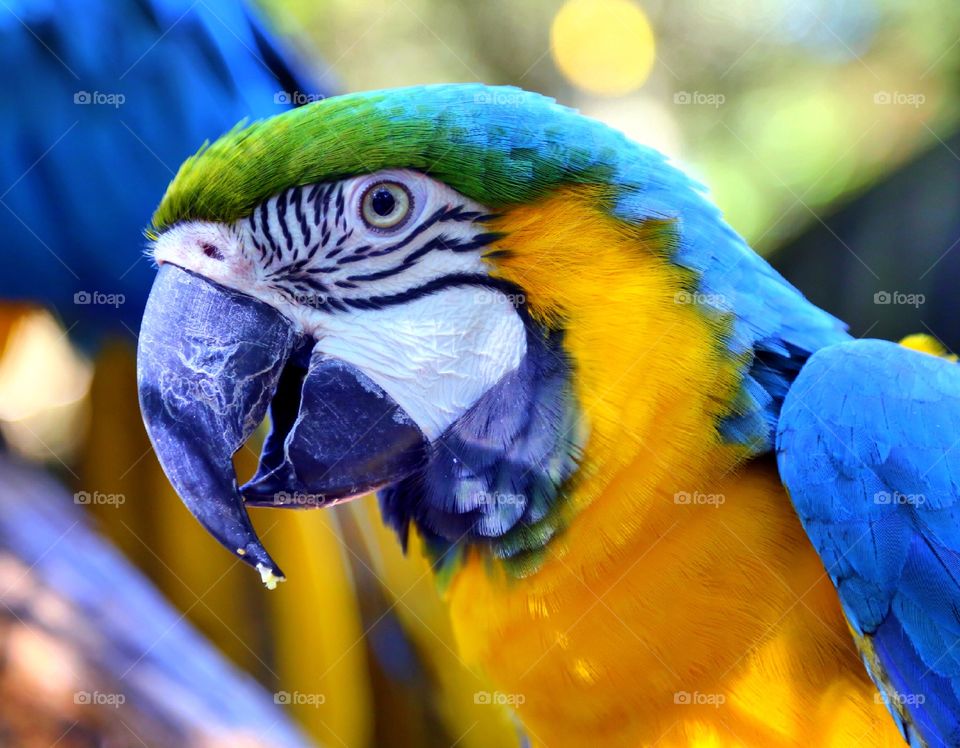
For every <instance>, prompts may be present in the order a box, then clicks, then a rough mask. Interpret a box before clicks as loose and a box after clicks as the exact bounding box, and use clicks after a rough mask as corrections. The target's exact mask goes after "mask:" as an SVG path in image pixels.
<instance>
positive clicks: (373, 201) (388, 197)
mask: <svg viewBox="0 0 960 748" xmlns="http://www.w3.org/2000/svg"><path fill="white" fill-rule="evenodd" d="M370 207H371V208H373V212H374V213H376V214H377V215H378V216H381V217H383V218H386V217H387V216H389V215H390V214H391V213H393V211H394V208H396V207H397V199H396V198H395V197H394V196H393V193H392V192H390V190H388V189H387V188H386V187H380V188H379V189H377V190H375V191H374V193H373V195H372V196H371V198H370Z"/></svg>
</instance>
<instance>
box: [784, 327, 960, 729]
mask: <svg viewBox="0 0 960 748" xmlns="http://www.w3.org/2000/svg"><path fill="white" fill-rule="evenodd" d="M958 446H960V367H958V366H957V365H956V364H954V363H951V362H949V361H947V360H944V359H939V358H936V357H934V356H930V355H927V354H924V353H918V352H915V351H910V350H908V349H906V348H903V347H901V346H898V345H896V344H894V343H887V342H882V341H853V342H845V343H841V344H838V345H834V346H830V347H828V348H825V349H822V350H821V351H819V352H818V353H816V354H814V356H812V357H811V358H810V360H809V362H808V363H807V365H806V366H805V367H804V368H803V369H802V370H801V372H800V374H799V376H798V377H797V379H796V381H795V382H794V384H793V386H792V388H791V389H790V391H789V392H788V393H787V397H786V399H785V401H784V405H783V409H782V412H781V417H780V422H779V427H778V438H777V452H778V463H779V466H780V474H781V477H782V479H783V482H784V484H785V485H786V486H787V488H788V489H789V492H790V496H791V499H792V501H793V503H794V506H795V508H796V510H797V513H798V515H799V516H800V519H801V521H802V523H803V525H804V528H805V529H806V531H807V534H808V535H809V536H810V539H811V541H812V542H813V544H814V546H815V547H816V549H817V551H818V553H819V554H820V556H821V558H822V560H823V562H824V566H825V567H826V570H827V572H828V573H829V575H830V577H831V579H832V580H833V582H834V584H835V585H836V586H837V590H838V592H839V595H840V600H841V603H842V604H843V608H844V611H845V613H846V615H847V618H848V620H849V621H850V624H851V626H852V627H853V629H854V631H855V632H856V634H857V635H858V637H861V638H862V639H861V641H860V643H861V649H864V646H866V647H867V648H872V651H873V652H874V654H875V657H872V658H871V657H867V656H866V655H865V661H866V662H867V666H868V669H869V670H870V671H871V676H872V677H873V678H874V680H875V681H876V682H877V685H878V687H880V689H881V691H883V692H884V693H885V696H886V698H887V699H888V706H890V709H891V712H892V713H893V714H894V716H895V717H896V718H897V719H898V721H899V722H900V723H901V724H902V725H904V729H905V734H906V736H907V737H908V739H909V740H911V742H912V743H915V744H919V745H949V746H957V745H960V700H958V699H960V490H958V488H960V449H956V447H958Z"/></svg>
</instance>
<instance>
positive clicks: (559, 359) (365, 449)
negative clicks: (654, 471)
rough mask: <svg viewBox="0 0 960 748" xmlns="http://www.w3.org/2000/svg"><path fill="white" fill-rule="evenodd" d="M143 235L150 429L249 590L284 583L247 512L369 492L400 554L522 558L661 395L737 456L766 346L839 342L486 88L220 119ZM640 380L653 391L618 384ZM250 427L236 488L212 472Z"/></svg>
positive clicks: (744, 267) (622, 448) (558, 129)
mask: <svg viewBox="0 0 960 748" xmlns="http://www.w3.org/2000/svg"><path fill="white" fill-rule="evenodd" d="M148 235H149V237H150V238H151V252H152V256H153V258H154V260H155V261H156V263H157V264H158V265H159V272H158V274H157V277H156V280H155V283H154V286H153V290H152V292H151V295H150V298H149V301H148V303H147V307H146V311H145V314H144V319H143V324H142V328H141V333H140V340H139V351H138V386H139V393H140V403H141V409H142V413H143V417H144V421H145V424H146V426H147V430H148V433H149V435H150V438H151V441H152V443H153V445H154V448H155V451H156V453H157V455H158V457H159V459H160V462H161V464H162V466H163V468H164V470H165V472H166V474H167V476H168V477H169V479H170V481H171V483H172V484H173V486H174V488H175V489H176V491H177V492H178V493H179V495H180V496H181V498H182V499H183V501H184V502H185V504H186V505H187V507H188V508H189V509H190V511H191V512H192V513H193V514H194V515H195V516H196V517H197V518H198V519H199V521H200V522H201V523H203V525H204V526H205V527H206V528H207V529H208V530H209V531H210V532H211V533H212V534H213V535H214V536H215V537H216V539H217V540H218V541H219V542H220V543H221V544H223V545H224V546H225V547H226V548H227V549H229V550H230V551H231V552H232V553H234V554H237V555H238V556H239V557H240V558H242V559H243V560H245V561H246V562H248V563H249V564H250V565H252V566H254V567H256V568H257V569H259V570H260V573H261V575H262V577H263V579H264V581H265V582H266V583H267V584H268V586H270V585H272V584H274V583H275V581H276V580H277V579H280V578H282V574H281V573H280V571H279V569H278V568H277V566H276V564H275V563H274V562H273V560H272V559H271V558H270V556H269V555H268V554H267V552H266V550H265V549H264V547H263V545H262V544H261V542H260V541H259V539H258V538H257V536H256V534H255V532H254V530H253V528H252V526H251V523H250V520H249V518H248V515H247V512H246V507H247V506H274V507H287V508H291V507H292V508H304V507H315V506H327V505H331V504H335V503H337V502H341V501H345V500H348V499H351V498H354V497H357V496H361V495H364V494H366V493H369V492H371V491H377V492H378V493H379V497H380V502H381V508H382V511H383V513H384V516H385V518H386V520H387V521H388V522H390V523H391V524H392V525H393V526H395V527H396V529H397V530H398V531H399V532H400V534H401V537H402V538H403V537H405V533H406V532H407V528H408V525H409V524H410V523H414V524H415V525H416V526H417V529H418V530H419V531H420V532H421V533H423V534H424V536H425V537H427V539H428V540H431V541H433V542H435V543H436V544H437V545H438V546H442V547H446V548H449V547H456V546H459V545H460V544H462V543H473V544H480V545H486V546H487V547H489V548H490V549H492V552H493V553H494V554H495V555H496V556H498V557H500V558H502V559H523V558H527V557H528V555H529V554H530V553H534V552H536V551H537V550H538V549H540V548H542V547H543V545H544V544H545V543H546V542H547V541H548V540H549V539H550V538H551V537H552V536H553V535H554V534H555V533H556V532H557V531H558V529H559V528H561V527H562V525H563V522H564V521H566V514H567V512H566V510H565V508H564V507H565V504H567V503H569V502H564V501H563V500H562V499H564V497H565V496H568V495H569V494H570V491H571V490H572V487H573V486H574V485H576V484H577V483H578V482H581V483H582V482H583V480H584V477H585V476H586V475H589V476H590V477H591V480H592V481H593V482H594V483H595V484H597V485H599V484H600V483H602V482H603V480H604V474H605V473H604V470H605V465H606V464H607V463H604V461H603V460H600V459H598V458H596V457H595V456H596V455H599V454H601V453H602V454H604V455H606V457H605V458H604V459H605V460H608V462H609V461H612V462H616V461H617V460H620V461H621V462H622V461H623V460H625V459H627V458H626V457H625V455H627V454H629V452H628V450H627V446H629V444H633V442H635V441H636V439H635V435H636V434H644V433H645V434H650V433H652V429H653V428H654V427H653V424H654V422H655V419H656V418H657V417H658V416H657V414H658V413H660V412H662V411H663V410H664V408H666V407H668V404H669V403H671V402H676V400H677V398H681V399H682V398H684V397H687V396H689V398H688V400H689V401H688V402H685V403H684V405H683V406H682V407H678V406H676V405H673V406H669V407H671V408H673V410H674V411H675V412H672V415H671V418H672V421H671V423H672V424H673V426H672V427H671V428H672V429H673V430H674V431H675V432H676V434H677V435H678V436H677V439H680V438H681V436H680V435H683V434H688V433H690V432H692V431H693V429H694V428H699V426H697V424H700V423H701V422H703V423H706V424H707V426H708V427H709V428H708V431H709V433H708V434H706V435H701V438H703V439H707V440H708V441H709V440H714V441H716V442H718V443H719V442H726V443H730V444H736V445H739V446H740V447H741V449H740V452H739V453H740V454H750V453H758V452H761V451H763V450H764V449H767V448H769V439H770V432H771V423H772V420H773V415H772V414H773V413H774V411H775V409H776V407H777V402H778V395H777V392H776V381H775V380H776V374H775V371H776V367H775V366H773V365H772V364H771V363H770V361H771V357H776V356H780V357H781V358H783V359H784V360H789V359H790V357H791V352H790V350H788V347H787V346H786V345H785V344H784V343H783V341H782V340H781V335H782V330H783V329H785V328H786V327H787V326H790V329H791V334H792V335H793V338H792V339H791V345H795V346H796V347H797V348H813V347H815V346H816V345H817V344H818V343H817V338H818V336H822V335H825V334H826V332H825V331H833V330H835V329H836V324H835V321H834V320H832V319H828V318H827V316H826V315H819V314H814V313H812V312H810V311H809V310H808V308H807V306H805V305H804V303H803V301H802V297H800V296H799V294H797V293H796V292H795V291H793V289H792V288H790V287H789V286H788V285H787V284H786V283H785V282H783V281H782V279H779V276H776V275H775V273H773V272H772V271H770V270H769V268H768V267H767V266H766V265H765V263H763V262H762V260H759V258H757V257H756V256H755V255H754V254H753V253H752V252H751V251H750V250H749V248H748V247H746V245H745V244H743V242H742V240H740V239H739V237H737V236H736V234H734V233H733V232H732V231H731V230H730V229H729V228H727V227H726V225H725V224H724V223H723V222H722V219H721V218H720V217H719V215H718V213H717V211H716V210H715V209H714V208H713V207H712V205H710V203H709V202H708V201H707V200H706V199H705V198H704V197H703V195H702V194H701V192H700V190H699V189H698V188H697V186H696V185H695V184H693V183H692V182H690V181H689V180H688V179H687V178H686V177H684V176H683V175H682V173H680V172H679V171H678V170H676V169H674V168H673V167H671V166H669V165H668V164H667V163H666V162H665V160H664V159H663V158H662V157H661V156H660V155H659V154H657V153H656V152H654V151H651V150H649V149H646V148H643V147H642V146H639V145H637V144H635V143H632V142H631V141H629V140H627V139H626V138H625V137H624V136H622V135H621V134H619V133H617V132H615V131H613V130H611V129H609V128H607V127H605V126H603V125H601V124H600V123H597V122H595V121H592V120H590V119H587V118H585V117H582V116H580V115H579V114H577V113H576V112H574V111H572V110H569V109H566V108H564V107H561V106H558V105H557V104H555V103H554V102H552V101H551V100H549V99H546V98H544V97H542V96H539V95H536V94H531V93H526V92H523V91H520V90H517V89H510V88H488V87H484V86H481V85H444V86H429V87H417V88H411V89H397V90H391V91H382V92H370V93H361V94H353V95H348V96H342V97H337V98H333V99H328V100H324V101H319V102H315V103H313V104H310V105H308V106H305V107H302V108H299V109H296V110H293V111H290V112H286V113H283V114H281V115H278V116H277V117H274V118H272V119H270V120H266V121H263V122H258V123H255V124H253V125H250V126H239V127H238V128H236V129H234V130H233V131H231V132H230V133H227V134H226V135H224V136H223V137H222V138H221V139H219V140H217V141H216V142H214V143H213V144H211V145H208V146H204V148H202V149H201V150H200V151H199V152H198V153H197V154H196V155H195V156H193V157H192V158H190V159H189V160H188V161H186V162H185V163H184V165H183V166H182V167H181V169H180V171H179V172H178V174H177V175H176V177H175V179H174V180H173V182H172V183H171V185H170V187H169V188H168V190H167V193H166V195H165V196H164V198H163V201H162V202H161V204H160V206H159V207H158V209H157V211H156V213H155V215H154V218H153V225H152V227H151V229H150V230H149V231H148ZM745 288H749V291H748V293H749V298H750V299H751V300H752V301H750V302H749V304H748V303H745V302H743V301H742V299H743V298H744V289H745ZM681 295H685V296H683V297H682V298H681ZM657 340H663V345H662V346H661V347H660V349H658V352H657V353H656V354H655V355H650V356H648V358H649V360H647V361H641V360H639V359H638V357H641V358H642V357H643V356H647V353H649V351H650V350H652V349H656V348H657V345H656V343H657ZM644 351H646V352H647V353H644ZM758 354H764V355H762V356H760V355H758ZM760 364H762V365H763V368H762V370H760V369H757V368H756V367H757V366H759V365H760ZM637 366H639V367H640V370H642V371H643V373H644V379H645V381H647V382H648V383H649V391H648V392H646V394H643V393H638V392H634V393H633V394H632V395H631V393H629V392H626V391H621V390H623V389H624V388H625V387H626V386H627V385H628V383H634V382H636V378H635V377H629V378H628V377H626V373H627V371H629V370H631V369H633V370H636V367H637ZM754 372H756V373H754ZM771 372H773V373H771ZM621 380H623V382H622V383H621ZM630 386H632V385H630ZM601 390H603V393H602V395H598V394H597V393H598V391H601ZM645 391H646V388H645ZM611 393H613V394H611ZM770 393H773V394H770ZM268 411H269V416H270V423H271V432H270V434H269V436H268V437H267V439H266V441H265V443H264V447H263V451H262V454H261V456H260V463H259V467H258V469H257V471H256V474H255V475H254V476H253V478H251V479H250V480H249V481H247V482H246V483H245V484H244V485H242V486H241V485H239V484H238V481H237V477H236V475H235V472H234V468H233V465H232V456H233V454H234V453H235V452H236V451H237V450H238V449H239V448H240V447H241V446H242V445H243V443H244V442H245V441H246V440H247V439H248V437H249V436H250V435H251V433H252V432H253V431H254V429H256V427H257V426H258V425H259V424H260V423H261V421H263V419H264V418H265V416H266V415H267V413H268ZM698 418H699V419H700V421H696V419H698ZM685 419H686V420H685ZM662 438H663V439H664V442H663V445H664V449H666V448H668V447H669V448H670V449H674V448H676V449H679V448H680V447H679V446H678V445H676V444H673V443H672V442H670V441H669V437H668V436H667V435H666V434H664V435H663V436H662ZM601 442H602V443H601ZM588 445H589V449H588ZM601 447H602V449H601ZM633 449H636V445H635V444H634V445H633ZM591 455H594V457H591ZM611 464H612V463H611Z"/></svg>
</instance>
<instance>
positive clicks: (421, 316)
mask: <svg viewBox="0 0 960 748" xmlns="http://www.w3.org/2000/svg"><path fill="white" fill-rule="evenodd" d="M384 181H387V182H389V183H390V184H392V185H399V186H402V187H403V188H404V189H405V190H406V193H407V194H408V195H409V198H410V200H409V202H410V206H411V207H410V211H409V215H408V217H407V220H405V221H403V222H402V223H400V224H398V225H397V227H396V228H395V229H392V230H386V231H385V230H381V229H378V228H377V227H374V226H371V225H369V223H368V222H367V221H366V220H365V219H364V216H363V211H362V209H361V206H362V204H363V198H364V195H369V194H370V193H371V190H373V189H375V188H376V186H377V185H379V184H382V183H383V182H384ZM487 217H488V211H487V210H486V209H485V208H484V207H483V206H481V205H479V204H477V203H475V202H473V201H471V200H469V199H467V198H466V197H464V196H463V195H460V194H459V193H457V192H455V191H454V190H452V189H450V188H449V187H448V186H446V185H444V184H442V183H440V182H436V181H434V180H432V179H430V178H429V177H427V176H425V175H423V174H420V173H418V172H412V171H407V170H387V171H383V172H378V173H376V174H371V175H365V176H363V177H357V178H354V179H347V180H343V181H341V182H334V183H329V184H321V185H310V186H304V187H298V188H294V189H291V190H288V191H287V192H285V193H283V194H282V195H278V196H275V197H273V198H271V199H270V200H267V201H265V202H264V203H262V204H261V205H259V206H258V207H257V208H256V209H255V210H254V212H253V214H251V215H250V216H249V217H248V218H245V219H242V220H239V221H236V222H233V223H230V224H224V223H216V222H205V221H187V222H183V223H180V224H177V225H175V226H172V227H171V228H169V229H167V230H166V231H164V233H163V234H161V236H160V237H159V238H158V239H157V241H156V242H155V243H154V245H153V257H154V259H155V260H156V261H157V262H158V263H163V262H170V263H173V264H175V265H178V266H180V267H183V268H185V269H187V270H190V271H193V272H195V273H197V274H198V275H201V276H203V277H205V278H207V279H209V280H212V281H215V282H217V283H220V284H221V285H224V286H227V287H229V288H233V289H236V290H237V291H240V292H242V293H245V294H248V295H250V296H253V297H255V298H257V299H260V300H261V301H263V302H265V303H267V304H269V305H271V306H273V307H274V308H276V309H277V310H278V311H280V312H281V313H282V314H284V315H285V316H286V317H287V318H289V319H290V320H291V321H292V322H293V324H294V325H295V327H296V328H297V329H298V330H299V331H302V332H304V333H306V334H308V335H310V336H312V337H314V338H315V339H316V340H317V350H319V351H321V352H323V353H325V354H327V355H329V356H331V357H334V358H338V359H341V360H343V361H346V362H348V363H350V364H352V365H354V366H357V367H358V368H359V369H361V370H362V371H364V372H365V373H366V374H367V375H368V376H369V377H370V378H371V379H372V380H373V381H375V382H376V383H377V384H378V385H379V386H380V387H382V388H383V389H384V390H385V391H386V392H387V393H388V394H389V395H390V396H391V397H392V398H393V399H394V400H395V401H396V402H397V403H398V404H399V405H400V406H401V407H402V408H403V409H404V410H405V411H406V412H407V413H408V414H409V415H410V416H411V417H412V418H413V419H414V420H415V421H416V422H417V425H418V426H419V427H420V429H421V430H422V431H423V432H424V434H425V435H426V436H427V437H428V438H429V439H431V440H433V439H436V438H437V437H439V436H440V435H441V434H442V433H443V431H444V430H445V429H447V428H448V427H449V426H450V425H451V424H452V423H453V422H454V421H456V420H457V419H458V418H459V417H460V416H461V415H463V413H464V412H465V411H466V410H468V409H469V408H470V407H471V406H472V405H473V404H474V403H475V402H476V401H477V400H478V399H479V398H480V397H481V396H482V395H483V394H484V393H485V392H486V391H487V390H488V389H489V388H490V387H492V386H493V385H494V384H496V383H497V382H498V381H499V380H500V379H501V378H502V377H503V376H504V375H505V374H507V373H508V372H510V371H512V370H514V369H515V368H516V367H517V366H519V364H520V362H521V360H522V359H523V356H524V355H525V353H526V334H525V330H524V327H523V322H522V320H521V318H520V316H519V315H518V314H517V310H516V308H515V307H514V305H513V304H512V302H511V300H510V299H508V298H507V297H506V296H505V295H504V294H503V293H501V292H499V291H497V290H495V289H493V288H490V287H487V286H484V285H482V284H472V283H463V282H460V281H456V280H454V279H457V278H460V279H462V278H464V277H475V278H479V279H482V278H485V277H486V276H488V274H489V266H488V265H487V263H486V262H484V260H483V259H482V252H483V249H484V247H485V246H486V245H487V244H489V243H490V241H491V238H490V237H491V235H490V234H488V233H487V229H486V224H485V219H486V218H487ZM431 284H432V285H431ZM424 289H429V290H427V291H425V290H424Z"/></svg>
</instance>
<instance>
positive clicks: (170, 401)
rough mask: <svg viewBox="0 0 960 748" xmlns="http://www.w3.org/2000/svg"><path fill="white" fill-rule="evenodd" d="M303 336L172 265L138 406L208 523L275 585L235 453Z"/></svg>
mask: <svg viewBox="0 0 960 748" xmlns="http://www.w3.org/2000/svg"><path fill="white" fill-rule="evenodd" d="M297 337H298V336H297V333H296V332H295V330H294V328H293V326H292V324H291V323H290V322H289V321H288V320H287V319H286V317H284V316H283V315H282V314H280V313H279V312H278V311H276V310H275V309H273V308H272V307H270V306H268V305H267V304H264V303H263V302H260V301H258V300H256V299H254V298H253V297H250V296H246V295H244V294H241V293H237V292H235V291H232V290H230V289H228V288H225V287H223V286H220V285H218V284H215V283H212V282H210V281H208V280H205V279H203V278H201V277H200V276H197V275H194V274H193V273H190V272H188V271H186V270H182V269H181V268H179V267H176V266H174V265H170V264H164V265H163V266H161V268H160V271H159V273H158V274H157V278H156V280H155V281H154V285H153V289H152V290H151V292H150V297H149V299H148V300H147V306H146V310H145V312H144V316H143V324H142V327H141V330H140V342H139V348H138V353H137V386H138V389H139V393H140V408H141V411H142V413H143V420H144V423H145V424H146V427H147V433H148V434H149V436H150V441H151V442H152V444H153V447H154V450H155V451H156V453H157V456H158V458H159V459H160V464H161V465H162V466H163V469H164V472H165V473H166V474H167V477H168V478H169V479H170V482H171V483H172V484H173V487H174V489H176V491H177V493H178V494H179V495H180V497H181V499H183V502H184V503H185V504H186V505H187V508H188V509H189V510H190V511H191V512H192V513H193V515H194V516H195V517H196V518H197V519H198V520H199V521H200V522H201V524H203V526H204V527H205V528H207V530H208V531H209V532H210V533H211V534H212V535H213V536H214V537H215V538H216V539H217V540H218V541H219V542H220V543H221V544H222V545H223V546H224V547H226V548H227V549H228V550H229V551H231V552H232V553H234V554H236V555H238V556H239V557H241V558H242V559H243V560H244V561H246V562H247V563H248V564H250V565H251V566H254V567H256V568H257V570H258V571H260V574H261V577H262V578H263V579H264V582H265V583H267V586H273V585H274V584H275V583H276V581H278V580H281V579H283V574H282V572H281V571H280V569H279V568H278V567H277V565H276V564H275V563H274V562H273V559H271V558H270V556H269V554H268V553H267V551H266V549H265V548H264V547H263V544H262V543H261V542H260V540H259V538H258V537H257V535H256V533H255V532H254V529H253V526H252V525H251V524H250V518H249V517H248V516H247V512H246V509H245V508H244V503H243V498H242V497H241V495H240V492H239V490H238V488H237V480H236V475H235V473H234V469H233V463H232V457H233V454H234V452H236V451H237V450H238V449H239V448H240V447H241V445H242V444H243V443H244V441H246V439H247V438H248V437H249V436H250V434H251V433H252V432H253V430H254V429H255V428H256V427H257V425H258V424H259V423H260V421H261V420H263V416H264V414H265V413H266V409H267V406H268V404H269V403H270V400H271V398H272V396H273V393H274V390H275V389H276V385H277V380H278V378H279V376H280V372H281V371H282V370H283V366H284V364H285V362H286V361H287V358H288V357H289V355H290V352H291V350H292V349H293V347H294V344H295V343H296V341H297Z"/></svg>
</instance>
